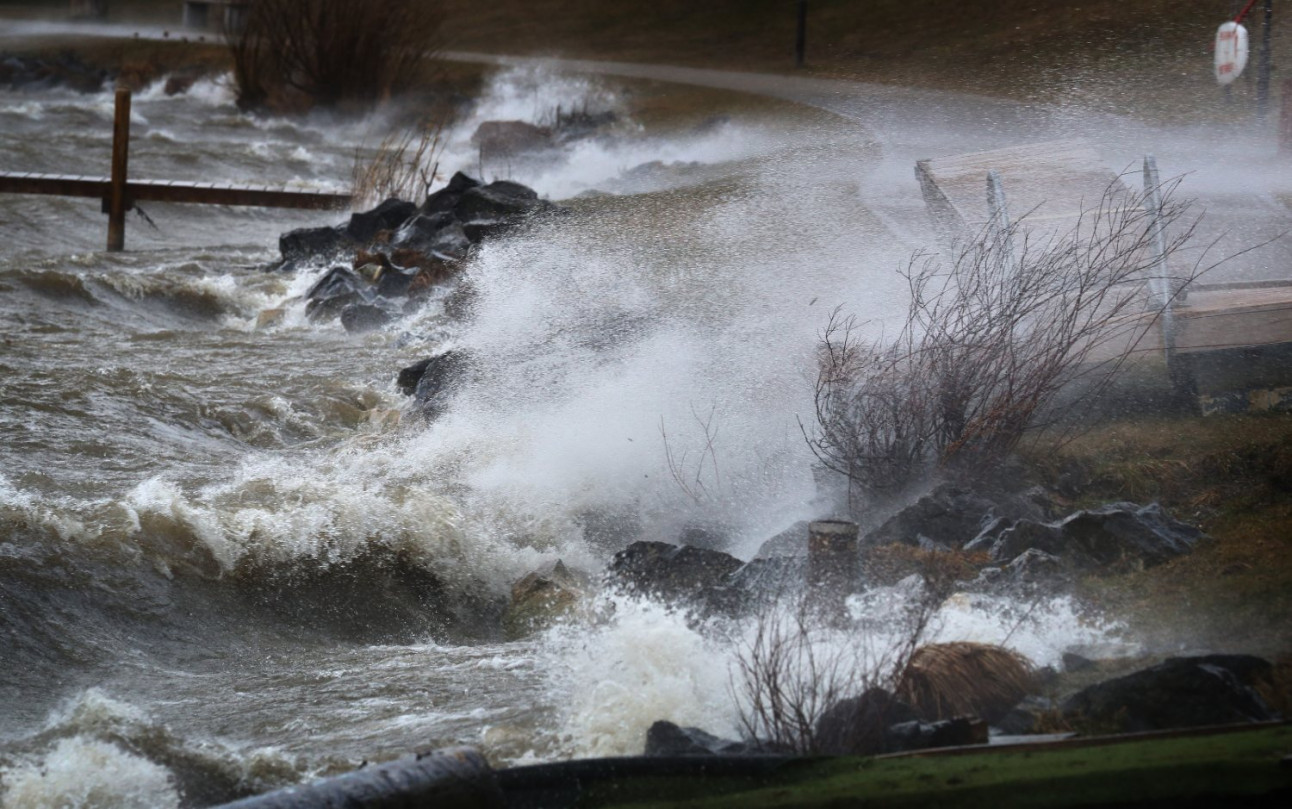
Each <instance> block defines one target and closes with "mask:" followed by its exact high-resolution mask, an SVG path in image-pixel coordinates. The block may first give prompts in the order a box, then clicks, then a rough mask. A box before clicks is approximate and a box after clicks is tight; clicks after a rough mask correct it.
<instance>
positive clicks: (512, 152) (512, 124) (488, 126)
mask: <svg viewBox="0 0 1292 809" xmlns="http://www.w3.org/2000/svg"><path fill="white" fill-rule="evenodd" d="M471 143H472V145H474V146H475V147H476V148H477V149H478V150H479V151H480V156H481V158H482V159H484V160H493V159H498V158H508V157H518V156H521V155H526V154H532V153H534V152H541V151H545V150H547V149H550V148H552V146H553V141H552V130H550V129H547V128H545V127H540V126H534V125H533V124H531V123H526V122H525V121H484V122H482V123H481V124H480V126H478V127H476V131H475V132H473V133H472V134H471Z"/></svg>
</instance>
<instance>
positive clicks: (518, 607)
mask: <svg viewBox="0 0 1292 809" xmlns="http://www.w3.org/2000/svg"><path fill="white" fill-rule="evenodd" d="M585 595H586V586H585V582H584V581H583V580H582V579H581V578H580V577H578V576H576V575H575V574H574V573H572V572H570V570H569V568H567V567H566V566H565V564H564V563H563V562H561V561H560V560H557V561H556V563H555V564H553V565H551V566H549V567H546V568H544V569H542V570H536V571H534V572H532V573H530V574H528V575H526V576H525V577H523V578H521V579H520V580H519V581H517V582H516V583H515V584H513V585H512V588H511V601H510V602H509V603H508V605H507V609H506V611H505V612H503V615H502V630H503V635H504V637H506V638H507V639H508V640H518V639H520V638H523V637H526V636H528V635H532V634H533V633H535V632H539V631H542V630H544V629H547V628H549V627H551V626H552V625H553V624H555V623H556V622H557V621H559V620H560V619H562V618H564V617H566V616H568V615H570V614H571V613H572V612H574V610H575V608H576V607H578V605H579V602H580V601H582V600H583V598H584V596H585Z"/></svg>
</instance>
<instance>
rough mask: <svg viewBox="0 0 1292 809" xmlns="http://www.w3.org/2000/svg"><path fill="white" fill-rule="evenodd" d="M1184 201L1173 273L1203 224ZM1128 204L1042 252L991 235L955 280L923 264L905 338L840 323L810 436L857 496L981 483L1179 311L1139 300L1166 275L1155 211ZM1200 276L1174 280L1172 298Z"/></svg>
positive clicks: (1110, 200) (1100, 213) (1096, 211)
mask: <svg viewBox="0 0 1292 809" xmlns="http://www.w3.org/2000/svg"><path fill="white" fill-rule="evenodd" d="M1175 185H1176V184H1175V183H1167V184H1166V186H1165V187H1164V188H1161V189H1158V190H1160V191H1161V192H1162V200H1163V202H1162V206H1161V209H1160V210H1161V223H1162V227H1164V228H1166V232H1167V233H1169V234H1170V235H1169V238H1168V239H1167V240H1166V241H1165V244H1164V253H1163V254H1162V255H1164V256H1165V258H1166V259H1168V260H1169V258H1170V257H1171V256H1172V255H1174V254H1175V253H1177V252H1178V251H1179V250H1180V248H1181V247H1182V246H1183V245H1184V244H1185V243H1187V242H1188V241H1189V239H1190V238H1191V236H1192V233H1193V224H1194V223H1191V222H1188V221H1186V220H1185V215H1186V212H1187V210H1188V203H1185V202H1180V201H1177V200H1176V199H1174V195H1173V193H1172V192H1173V191H1174V189H1175ZM1120 189H1121V186H1120V184H1119V183H1115V184H1113V185H1112V186H1110V187H1109V188H1108V189H1107V191H1106V192H1105V194H1104V196H1103V198H1102V199H1101V200H1100V201H1099V202H1098V203H1097V204H1096V205H1094V206H1093V207H1088V208H1086V209H1085V210H1083V211H1082V212H1081V214H1080V216H1079V218H1078V221H1077V223H1076V224H1075V225H1074V226H1073V227H1072V228H1071V229H1070V230H1068V231H1067V232H1064V233H1060V234H1055V235H1051V236H1045V237H1037V236H1034V235H1033V234H1032V233H1031V232H1030V231H1029V226H1028V222H1027V219H1026V217H1024V218H1023V219H1021V220H1019V221H1018V222H1015V223H1012V224H1009V225H1008V226H1006V227H1004V228H1000V227H998V226H992V225H989V226H988V227H986V228H984V229H983V231H982V232H981V233H979V234H978V235H977V237H976V238H974V239H972V240H969V241H968V242H967V243H966V244H964V245H963V246H961V247H960V248H958V250H957V251H956V252H955V254H954V257H953V259H952V260H951V264H950V266H949V267H943V266H942V265H941V264H940V263H939V262H938V261H937V260H935V259H933V258H929V257H927V256H923V255H917V256H915V257H914V258H913V259H912V260H911V262H910V264H909V265H908V266H907V268H906V270H905V271H904V273H903V274H904V277H905V279H906V282H907V286H908V288H909V291H910V302H909V305H908V308H907V312H906V316H905V318H904V321H903V323H902V326H901V328H900V329H899V331H898V333H897V334H896V335H893V336H888V335H884V334H880V335H878V336H873V337H867V336H865V334H864V330H863V329H864V326H865V324H861V323H858V322H857V321H856V320H855V319H854V318H852V317H849V316H846V315H844V314H843V313H842V312H841V311H839V310H836V311H835V312H834V313H833V315H832V316H831V318H830V320H829V322H828V324H827V326H826V328H825V330H824V333H823V336H822V340H821V343H820V347H819V355H818V375H817V381H816V389H815V423H814V425H813V429H812V430H811V431H808V430H807V429H806V428H805V430H804V432H805V436H806V438H807V440H808V444H809V446H810V447H811V449H812V451H813V452H814V453H815V455H816V456H817V458H818V459H819V460H820V461H821V463H822V464H823V465H824V466H826V467H827V468H829V469H831V470H833V471H835V472H838V473H840V474H841V475H843V476H844V477H845V478H846V479H847V481H848V483H849V490H850V494H851V495H853V496H854V497H857V498H859V499H867V498H873V497H875V496H877V495H881V494H885V493H889V492H894V491H900V490H902V489H903V488H905V487H907V486H909V485H910V484H912V483H913V482H915V481H918V480H921V479H924V478H926V477H927V476H928V475H930V474H931V473H933V472H934V471H942V472H948V471H949V472H955V471H956V470H967V469H972V470H974V472H973V473H974V474H975V475H981V474H983V473H984V472H985V471H986V470H990V469H992V468H994V467H995V466H996V465H997V464H998V463H999V462H1000V461H1001V460H1002V459H1003V458H1005V457H1006V456H1007V455H1008V454H1009V453H1011V452H1013V451H1014V450H1015V449H1016V448H1017V447H1018V445H1019V444H1020V442H1021V441H1022V440H1023V437H1024V435H1025V434H1027V433H1028V432H1029V431H1030V430H1034V429H1036V428H1038V427H1042V426H1045V425H1046V424H1047V423H1049V422H1050V421H1052V420H1053V419H1054V418H1055V415H1056V414H1055V413H1052V412H1048V411H1047V408H1048V407H1049V405H1050V404H1051V403H1052V402H1053V401H1054V400H1055V397H1056V395H1057V394H1058V393H1059V392H1060V391H1061V390H1065V394H1066V393H1067V392H1070V391H1074V390H1079V393H1077V394H1076V395H1075V396H1069V397H1068V398H1067V399H1066V400H1065V402H1064V407H1065V408H1066V409H1072V408H1080V407H1082V406H1083V403H1084V402H1086V401H1089V400H1091V399H1093V398H1095V397H1097V396H1098V395H1099V394H1100V393H1101V392H1102V391H1103V390H1105V389H1106V387H1107V386H1108V384H1109V383H1110V382H1111V381H1112V379H1113V378H1114V376H1115V375H1116V374H1117V372H1119V371H1120V370H1121V369H1122V368H1123V366H1124V365H1125V363H1126V360H1127V358H1128V357H1129V356H1130V353H1131V351H1133V350H1134V348H1135V346H1136V345H1137V344H1138V342H1139V340H1140V339H1141V337H1142V335H1143V334H1144V333H1145V332H1146V331H1147V330H1148V329H1149V328H1151V327H1152V326H1153V324H1154V322H1155V318H1156V317H1158V316H1159V315H1160V313H1161V312H1162V311H1163V309H1164V307H1165V306H1166V305H1167V301H1168V298H1169V297H1170V296H1167V297H1164V298H1158V299H1153V298H1150V297H1149V296H1148V295H1147V294H1146V285H1147V284H1148V283H1149V282H1150V281H1152V280H1153V279H1155V278H1159V277H1161V276H1162V275H1164V273H1165V270H1163V269H1158V268H1159V267H1166V266H1169V265H1167V264H1166V263H1165V262H1163V263H1160V264H1159V257H1158V255H1157V254H1155V253H1154V251H1153V250H1152V249H1151V246H1152V242H1153V239H1154V237H1155V235H1156V232H1155V231H1154V229H1153V228H1154V224H1153V223H1154V218H1153V216H1152V215H1151V214H1150V213H1149V207H1148V205H1147V203H1148V195H1147V194H1140V193H1130V192H1125V191H1122V190H1120ZM1204 271H1205V268H1203V267H1200V266H1199V265H1196V264H1195V265H1193V266H1192V267H1187V268H1183V269H1180V268H1176V269H1174V270H1173V272H1174V273H1176V276H1175V277H1173V278H1171V279H1169V280H1170V286H1169V289H1170V290H1173V292H1172V293H1171V295H1174V294H1178V292H1179V290H1183V289H1186V288H1187V287H1188V285H1189V284H1190V283H1192V282H1193V281H1194V279H1196V278H1197V277H1198V276H1199V275H1200V274H1201V273H1202V272H1204ZM1146 309H1147V312H1146ZM1076 382H1080V383H1081V386H1080V388H1077V387H1076V386H1074V383H1076Z"/></svg>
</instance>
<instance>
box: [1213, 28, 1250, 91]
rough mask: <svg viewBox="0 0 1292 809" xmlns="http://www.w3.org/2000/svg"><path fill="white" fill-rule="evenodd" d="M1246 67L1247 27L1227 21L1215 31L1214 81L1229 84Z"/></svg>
mask: <svg viewBox="0 0 1292 809" xmlns="http://www.w3.org/2000/svg"><path fill="white" fill-rule="evenodd" d="M1245 67H1247V28H1246V27H1245V26H1243V24H1242V23H1236V22H1227V23H1225V24H1224V25H1222V26H1220V30H1219V31H1217V32H1216V81H1218V82H1220V83H1221V84H1229V83H1230V82H1231V81H1233V80H1234V79H1236V78H1238V77H1239V76H1240V75H1241V74H1242V72H1243V68H1245Z"/></svg>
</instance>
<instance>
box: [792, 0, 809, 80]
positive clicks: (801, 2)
mask: <svg viewBox="0 0 1292 809" xmlns="http://www.w3.org/2000/svg"><path fill="white" fill-rule="evenodd" d="M806 54H807V0H798V31H797V32H796V33H795V35H794V66H795V67H803V58H804V56H806Z"/></svg>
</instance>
